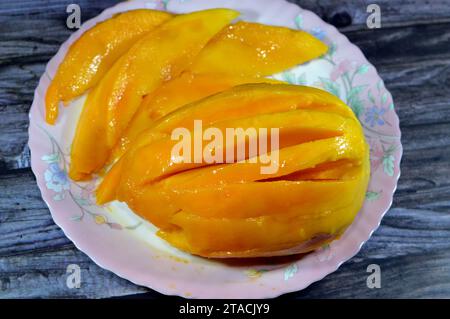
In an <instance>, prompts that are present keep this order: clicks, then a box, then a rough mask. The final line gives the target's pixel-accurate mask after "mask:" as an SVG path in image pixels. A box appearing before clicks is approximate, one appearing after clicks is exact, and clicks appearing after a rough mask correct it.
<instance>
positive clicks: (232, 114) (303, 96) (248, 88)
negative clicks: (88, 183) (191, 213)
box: [111, 83, 361, 188]
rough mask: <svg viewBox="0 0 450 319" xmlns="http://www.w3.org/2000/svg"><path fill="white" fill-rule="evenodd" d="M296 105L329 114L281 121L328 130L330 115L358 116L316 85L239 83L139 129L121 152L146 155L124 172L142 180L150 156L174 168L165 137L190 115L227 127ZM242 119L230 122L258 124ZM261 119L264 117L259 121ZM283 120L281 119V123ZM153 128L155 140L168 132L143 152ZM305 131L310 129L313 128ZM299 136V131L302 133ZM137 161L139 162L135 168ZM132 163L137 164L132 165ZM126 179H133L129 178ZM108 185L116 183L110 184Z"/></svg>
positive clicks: (189, 121) (191, 119)
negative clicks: (131, 142) (142, 129)
mask: <svg viewBox="0 0 450 319" xmlns="http://www.w3.org/2000/svg"><path fill="white" fill-rule="evenodd" d="M296 109H299V110H314V111H316V112H317V111H321V112H327V113H331V114H328V115H327V114H325V116H328V117H325V118H324V119H320V117H319V116H315V117H314V115H313V114H312V113H311V112H310V113H308V112H304V113H297V114H298V115H297V117H291V116H290V115H287V116H285V117H284V119H285V120H282V121H289V123H291V125H292V124H295V123H296V122H295V121H296V120H298V121H299V122H301V124H302V125H303V126H304V129H306V128H308V125H310V126H309V128H316V129H318V128H320V126H322V128H326V126H327V125H328V128H329V129H330V130H331V129H332V125H336V123H341V122H339V121H338V118H334V119H330V116H332V115H333V114H336V115H338V116H339V115H340V116H341V117H344V118H350V119H353V120H355V121H357V120H356V118H355V116H354V114H353V112H352V111H351V109H350V108H349V107H348V106H346V105H345V104H344V103H343V102H342V101H340V100H339V99H338V98H336V97H335V96H333V95H331V94H329V93H327V92H325V91H322V90H319V89H315V88H310V87H305V86H294V85H288V84H269V83H259V84H244V85H240V86H236V87H233V88H231V89H229V90H226V91H224V92H221V93H219V94H216V95H213V96H210V97H207V98H204V99H202V100H200V101H198V102H195V103H192V104H190V105H187V106H184V107H182V108H180V109H178V110H176V111H175V112H172V113H170V114H168V115H167V116H165V117H163V118H161V119H160V120H158V121H156V122H155V123H154V124H153V126H152V127H150V128H148V129H147V130H146V131H144V132H143V133H142V134H141V135H140V136H139V137H138V138H137V139H136V140H135V141H134V143H133V145H132V147H131V149H130V150H129V151H128V152H127V153H126V154H127V155H126V157H129V158H131V159H132V158H135V157H136V158H137V157H139V158H142V159H145V160H141V161H133V164H132V165H127V171H128V172H129V174H130V176H136V177H137V178H139V179H142V180H145V178H146V174H143V173H142V172H143V171H146V170H145V169H144V168H145V166H147V167H148V165H149V163H155V161H160V163H163V162H164V163H166V165H163V166H157V167H172V169H179V168H180V166H181V165H176V166H170V152H168V151H169V150H170V149H171V147H173V145H174V144H175V143H176V142H174V141H171V140H170V133H171V131H172V130H173V129H174V128H177V127H186V128H187V129H190V130H192V128H193V123H194V120H202V121H203V124H204V125H205V127H207V126H211V125H214V126H217V125H218V122H223V123H222V127H227V125H230V126H229V127H239V126H236V125H234V124H233V121H235V120H236V119H239V118H240V119H243V118H245V117H251V116H252V115H258V114H271V113H276V112H286V111H289V110H296ZM275 120H276V117H275V118H272V119H271V121H272V122H273V121H275ZM226 121H231V122H226ZM245 121H246V120H245V119H243V122H241V123H235V124H240V125H242V126H243V127H246V125H247V127H250V126H252V125H253V126H255V125H258V124H257V123H255V122H254V121H255V119H253V120H252V119H249V120H247V121H248V123H247V124H245ZM252 121H253V122H252ZM256 121H258V120H256ZM262 121H263V122H264V120H262ZM282 121H278V122H277V124H276V125H281V123H283V122H282ZM263 122H261V121H260V124H259V125H263V124H261V123H263ZM286 123H287V122H284V125H286ZM308 123H309V124H308ZM266 124H267V123H266ZM266 124H264V125H266ZM324 125H325V126H324ZM330 125H331V126H330ZM334 129H337V126H334ZM155 132H158V133H159V134H158V135H157V136H158V138H157V139H160V138H161V134H163V133H164V134H167V137H166V138H165V141H158V142H156V144H155V145H153V146H151V148H149V149H148V151H146V150H145V147H146V145H151V144H152V143H153V142H154V141H155V139H156V138H155ZM360 132H361V129H360V128H358V134H360ZM309 133H310V134H312V131H310V132H309ZM298 135H300V136H302V134H298ZM297 138H298V137H297ZM139 150H141V151H139ZM137 152H139V153H137ZM154 154H158V156H156V157H155V156H154ZM164 158H165V159H164ZM148 161H150V162H148ZM139 165H141V166H142V167H139ZM135 166H136V167H137V169H134V168H132V167H135ZM193 166H195V165H194V163H192V164H186V168H187V167H190V168H192V167H193ZM157 171H158V169H156V168H155V169H154V170H151V171H148V170H147V172H148V173H149V172H151V174H155V172H157ZM133 174H135V175H133ZM124 178H125V177H124ZM131 179H132V180H134V178H131ZM123 181H125V179H124V180H123ZM122 184H123V185H125V184H127V183H126V182H123V183H122ZM111 187H113V188H116V186H114V184H112V185H111Z"/></svg>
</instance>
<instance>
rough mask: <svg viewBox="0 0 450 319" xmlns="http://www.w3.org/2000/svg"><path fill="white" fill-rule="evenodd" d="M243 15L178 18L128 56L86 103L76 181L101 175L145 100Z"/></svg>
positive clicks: (75, 153)
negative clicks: (93, 175)
mask: <svg viewBox="0 0 450 319" xmlns="http://www.w3.org/2000/svg"><path fill="white" fill-rule="evenodd" d="M237 16H238V13H237V12H236V11H233V10H229V9H211V10H204V11H199V12H193V13H189V14H185V15H179V16H176V17H174V18H172V19H170V20H168V21H167V22H166V23H164V24H162V25H161V26H160V27H158V28H156V29H155V30H154V31H153V32H149V33H148V34H146V35H145V36H144V37H143V38H141V39H140V40H138V41H137V42H136V43H135V44H134V45H133V46H132V47H131V48H130V49H129V50H128V51H127V52H126V53H125V54H124V55H122V56H121V57H120V58H119V60H117V61H116V63H115V64H114V65H113V67H112V68H111V69H110V70H109V71H108V73H107V74H106V75H105V76H104V77H103V78H102V80H101V81H100V82H99V84H98V85H97V86H96V87H95V88H94V89H93V90H92V91H91V92H90V93H89V95H88V97H87V99H86V102H85V105H84V107H83V111H82V113H81V116H80V119H79V121H78V125H77V129H76V134H75V137H74V140H73V143H72V150H71V165H70V171H69V175H70V177H71V178H72V179H74V180H83V179H87V178H90V175H91V174H92V173H93V172H95V171H98V170H100V169H101V168H102V167H103V165H104V164H105V161H106V159H107V158H108V157H109V154H110V151H111V149H112V147H113V146H114V145H115V144H116V142H117V141H118V139H119V138H120V136H121V134H122V132H123V131H124V129H125V127H126V126H127V124H128V122H129V121H130V120H131V118H132V116H133V115H134V113H135V112H136V110H137V108H138V106H139V105H140V103H141V102H142V99H143V97H144V96H145V95H147V94H149V93H150V92H152V91H153V90H155V89H156V88H157V87H158V86H159V85H161V84H162V83H163V82H165V81H168V80H170V79H172V78H175V77H177V76H178V75H180V74H181V73H182V72H183V71H184V70H185V69H186V68H187V67H188V66H189V65H190V64H191V63H192V61H193V58H194V57H195V56H196V55H197V54H198V53H199V52H200V51H201V49H202V48H203V47H204V46H205V45H206V44H207V42H208V41H209V40H210V39H211V38H212V37H213V36H214V35H215V34H216V33H217V32H219V31H220V30H221V29H222V28H223V27H225V26H226V25H227V24H229V23H230V22H231V20H233V19H234V18H236V17H237ZM93 117H98V118H93ZM99 135H102V136H101V137H99Z"/></svg>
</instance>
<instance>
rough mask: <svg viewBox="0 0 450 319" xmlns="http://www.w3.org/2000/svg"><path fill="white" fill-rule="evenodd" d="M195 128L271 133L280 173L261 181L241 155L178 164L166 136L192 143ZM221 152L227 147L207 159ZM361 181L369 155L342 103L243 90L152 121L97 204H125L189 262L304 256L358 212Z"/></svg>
mask: <svg viewBox="0 0 450 319" xmlns="http://www.w3.org/2000/svg"><path fill="white" fill-rule="evenodd" d="M194 119H197V120H198V119H201V120H202V121H203V123H206V124H205V125H209V126H211V127H215V128H218V129H220V130H222V131H223V132H225V130H226V128H228V127H240V128H243V129H246V128H268V129H270V128H279V147H278V149H276V150H271V152H274V151H276V152H278V157H277V162H278V165H279V169H278V170H277V171H276V172H274V173H271V174H262V173H261V169H260V168H261V166H262V165H263V164H262V161H258V160H255V161H252V158H249V157H248V156H244V157H243V158H236V162H235V163H231V164H230V163H223V164H211V163H208V162H207V161H205V160H203V161H200V162H197V163H192V162H191V163H177V162H176V161H174V158H173V156H172V155H173V154H172V153H171V150H172V149H173V147H174V144H175V143H176V141H174V140H173V139H172V138H171V135H170V132H171V131H172V130H173V129H174V128H177V127H185V128H187V129H188V130H190V131H191V132H192V134H194V132H193V129H194V127H193V124H192V123H193V121H194ZM224 134H225V133H224ZM250 139H251V137H249V138H248V140H247V141H246V142H245V143H248V142H249V140H250ZM229 147H235V144H233V143H230V144H228V143H225V144H223V145H222V147H221V148H217V149H215V152H224V153H225V152H226V150H227V148H229ZM235 154H236V153H235ZM246 155H248V154H246ZM263 155H264V154H259V155H258V156H263ZM368 179H369V150H368V146H367V143H366V141H365V138H364V134H363V131H362V128H361V125H360V124H359V121H358V120H357V119H356V118H355V116H354V114H353V112H352V111H351V110H350V108H349V107H348V106H346V105H345V104H344V103H343V102H342V101H340V100H339V99H337V98H336V97H334V96H333V95H331V94H329V93H326V92H324V91H322V90H319V89H314V88H309V87H302V86H294V85H288V84H268V83H259V84H245V85H240V86H236V87H233V88H231V89H228V90H226V91H223V92H221V93H219V94H216V95H213V96H211V97H207V98H204V99H202V100H200V101H198V102H195V103H191V104H189V105H186V106H184V107H182V108H180V109H178V110H176V111H174V112H172V113H169V114H168V115H166V116H164V117H162V118H161V119H159V120H157V121H156V122H155V124H154V125H153V126H152V127H150V128H148V129H147V130H146V131H145V132H143V133H142V134H141V135H140V136H139V137H138V139H137V140H136V141H135V142H134V143H132V145H131V146H130V148H129V149H128V150H127V151H126V153H125V154H124V155H123V156H122V157H121V159H120V160H119V161H118V162H117V163H116V164H115V165H114V166H113V167H112V169H111V170H110V171H109V173H108V174H107V175H106V176H105V178H104V180H103V182H102V183H101V185H100V187H99V188H98V191H97V201H98V202H99V203H105V202H107V201H110V200H113V199H118V200H120V201H123V202H125V203H127V204H128V206H129V207H130V208H131V209H133V210H134V211H135V212H136V213H138V214H139V215H141V216H142V217H144V218H145V219H147V220H150V221H151V222H152V223H153V224H155V225H156V226H158V227H160V232H159V234H160V236H161V237H163V238H164V239H166V240H167V241H169V242H170V243H172V244H173V245H174V246H176V247H178V248H180V249H183V250H186V251H188V252H190V253H193V254H197V255H201V256H206V257H255V256H267V255H274V254H275V255H276V254H289V253H298V252H305V251H309V250H311V249H313V248H314V247H315V244H316V243H317V241H316V240H313V239H316V238H322V240H321V241H320V242H321V243H322V244H323V243H325V242H328V241H330V240H332V239H334V238H336V237H339V236H340V234H342V232H343V231H344V230H345V229H346V227H347V226H348V225H349V224H350V223H351V222H352V220H353V218H354V217H355V216H356V214H357V212H358V211H359V209H360V208H361V206H362V203H363V200H364V195H365V190H366V188H367V183H368ZM323 238H324V239H323ZM311 240H312V241H311ZM310 241H311V242H310Z"/></svg>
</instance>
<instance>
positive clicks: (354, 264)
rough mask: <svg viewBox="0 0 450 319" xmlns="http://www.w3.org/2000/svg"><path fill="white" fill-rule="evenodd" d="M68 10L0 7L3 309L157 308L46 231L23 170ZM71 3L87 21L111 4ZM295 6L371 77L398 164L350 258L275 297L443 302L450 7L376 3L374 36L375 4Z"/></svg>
mask: <svg viewBox="0 0 450 319" xmlns="http://www.w3.org/2000/svg"><path fill="white" fill-rule="evenodd" d="M72 2H73V1H63V0H47V1H43V0H39V1H37V0H22V1H18V2H17V1H14V2H13V1H1V0H0V298H2V297H3V298H25V297H56V298H66V297H69V298H85V297H88V298H102V297H110V296H124V295H130V294H142V293H145V294H144V295H139V296H140V297H146V298H154V297H159V296H160V294H158V293H157V292H153V291H151V290H149V289H147V288H144V287H139V286H136V285H134V284H132V283H130V282H128V281H126V280H124V279H121V278H119V277H117V276H116V275H114V274H112V273H110V272H108V271H106V270H103V269H101V268H100V267H98V266H97V265H95V264H94V263H93V262H92V261H91V260H90V259H89V258H88V257H87V256H86V255H85V254H83V253H82V252H80V251H78V250H77V249H76V248H75V247H74V245H73V244H72V243H71V242H70V241H69V240H68V239H67V238H66V237H65V236H64V234H63V233H62V231H61V230H60V229H59V228H58V227H57V226H56V225H55V224H54V223H53V221H52V219H51V216H50V213H49V211H48V209H47V207H46V205H45V203H44V202H43V201H42V199H41V197H40V193H39V190H38V188H37V186H36V183H35V179H34V176H33V174H32V173H31V170H30V169H29V166H30V161H29V152H28V149H27V147H26V142H27V140H28V136H27V127H28V110H29V107H30V105H31V101H32V98H33V91H34V88H35V87H36V85H37V82H38V79H39V77H40V75H41V74H42V72H43V70H44V68H45V64H46V63H47V61H48V59H49V58H50V57H51V56H52V55H53V54H55V53H56V50H57V49H58V47H59V45H60V44H61V43H62V42H63V41H64V40H65V39H66V38H67V37H68V36H69V35H70V34H71V32H72V31H70V30H68V29H67V28H66V26H65V19H66V13H65V8H66V6H67V4H69V3H72ZM76 2H77V3H78V4H80V6H81V8H82V19H83V20H86V19H88V18H91V17H93V16H95V15H97V14H98V13H100V12H101V11H102V10H103V9H104V8H106V7H108V6H110V5H112V4H114V3H116V2H117V1H112V0H96V1H92V0H91V1H88V0H82V1H76ZM292 2H298V3H300V4H301V5H302V6H303V7H304V8H306V9H310V10H312V11H314V12H316V13H317V14H318V15H319V16H321V17H322V18H324V19H325V20H327V21H329V22H331V23H334V24H335V25H337V26H339V27H340V29H341V30H342V31H343V32H344V33H345V34H346V35H347V36H348V37H349V39H350V40H351V41H352V42H354V43H355V44H357V45H358V46H360V47H361V49H362V50H363V52H364V53H365V55H366V56H367V57H368V59H369V60H370V61H371V62H372V63H373V64H374V65H375V66H376V67H377V69H378V71H379V72H380V75H381V76H382V78H383V79H384V80H385V83H386V86H387V88H388V89H389V90H390V91H391V93H392V94H393V96H394V101H395V105H396V111H397V113H398V115H399V117H400V121H401V129H402V143H403V147H404V156H403V160H402V164H401V167H402V176H401V178H400V181H399V185H398V190H397V193H396V195H395V198H394V203H393V208H392V209H391V210H390V211H389V212H388V214H387V215H386V216H385V218H384V219H383V221H382V224H381V227H380V228H379V229H378V230H377V231H376V232H375V233H374V235H373V236H372V238H371V239H370V240H369V241H368V242H367V243H366V244H365V245H364V246H363V248H362V250H361V251H360V252H359V253H358V254H357V256H355V257H354V258H352V259H351V260H349V261H348V262H346V263H345V264H344V265H343V266H342V267H341V268H340V269H339V270H338V271H337V272H335V273H333V274H331V275H329V276H327V277H326V278H325V279H324V280H322V281H320V282H318V283H315V284H313V285H311V286H310V287H309V288H307V289H305V290H303V291H301V292H296V293H291V294H288V295H286V296H285V297H283V298H336V297H341V298H355V297H373V298H396V297H427V298H431V297H434V298H441V297H446V298H450V253H449V248H450V247H449V246H450V214H449V213H450V181H449V176H450V106H449V102H450V90H449V89H448V87H449V85H450V4H449V2H448V1H447V0H434V1H427V2H426V4H425V5H424V2H423V1H419V0H407V1H397V0H395V1H388V0H381V1H377V3H378V4H379V5H380V7H381V10H382V26H383V28H382V29H380V30H368V29H367V27H366V26H365V20H366V17H367V13H366V12H365V10H366V7H367V4H368V3H371V2H372V1H367V0H352V1H346V2H345V3H344V2H342V1H332V0H319V1H312V0H304V1H300V0H295V1H292ZM418 8H420V9H418ZM349 17H350V19H349ZM349 20H351V24H350V25H348V22H349ZM73 263H74V264H78V265H79V266H80V267H81V269H82V285H81V288H80V289H69V288H67V286H66V284H65V282H66V278H67V274H66V268H67V266H68V265H69V264H73ZM372 263H376V264H379V265H380V267H381V271H382V288H381V289H369V288H367V286H366V278H367V276H368V273H367V272H366V269H367V266H368V265H369V264H372Z"/></svg>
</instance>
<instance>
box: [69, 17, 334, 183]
mask: <svg viewBox="0 0 450 319" xmlns="http://www.w3.org/2000/svg"><path fill="white" fill-rule="evenodd" d="M177 18H178V17H177ZM177 18H174V20H177ZM162 27H164V25H163V26H162ZM162 27H161V28H162ZM230 30H239V37H240V41H239V42H229V38H230ZM262 31H264V32H262ZM233 32H234V31H233ZM259 32H262V34H263V36H262V38H261V39H260V41H261V43H260V44H261V46H264V45H266V44H267V43H268V42H270V43H272V46H273V47H276V48H277V49H276V50H275V51H274V52H276V53H273V54H268V55H265V56H264V58H261V57H260V58H256V56H257V55H258V54H257V53H255V52H256V51H257V47H253V45H256V43H255V41H257V38H256V34H258V33H259ZM167 37H169V35H167ZM271 37H272V40H270V41H269V40H268V39H269V38H271ZM173 41H176V40H175V39H173ZM241 41H242V42H244V43H247V42H248V43H247V44H245V45H244V46H243V45H242V43H241ZM210 47H211V50H210V49H209V48H210ZM229 48H232V49H233V50H234V52H233V54H235V55H234V57H233V59H234V60H235V61H234V62H235V63H236V64H235V65H234V66H233V67H230V68H228V67H227V68H226V69H224V68H223V65H228V63H223V62H222V63H219V61H215V62H212V60H211V58H210V57H216V58H217V52H219V53H220V52H221V50H222V51H224V52H228V51H229ZM326 49H327V47H326V45H325V44H323V43H322V42H320V41H319V40H317V39H316V38H314V37H312V36H311V35H309V34H307V33H305V32H303V31H294V30H290V29H287V28H280V27H271V26H264V25H260V24H257V23H247V22H239V23H237V24H236V27H235V28H234V29H233V28H232V29H230V28H227V29H226V30H225V31H222V32H220V33H219V34H218V35H217V36H215V37H214V39H213V40H212V41H210V42H209V43H208V44H207V45H206V47H205V49H204V50H202V51H200V57H196V58H195V59H194V60H193V61H197V62H196V65H197V64H198V63H199V61H200V62H201V61H202V60H205V61H209V62H205V63H207V64H208V69H207V70H206V69H205V70H200V69H197V68H194V67H193V68H192V70H191V72H187V73H186V74H184V75H183V76H181V77H180V79H177V78H175V79H173V80H172V81H169V82H168V83H167V84H163V86H162V87H161V88H160V90H156V91H153V89H154V88H155V87H153V86H150V85H149V83H151V81H148V79H147V77H149V74H152V72H154V70H153V68H151V67H148V61H149V60H150V59H149V57H148V56H145V55H142V56H143V59H145V60H146V62H147V65H146V64H145V63H144V62H143V63H142V64H141V65H140V67H139V68H137V69H138V70H139V72H138V73H139V74H147V75H146V76H135V75H133V74H131V78H132V80H130V78H129V77H130V68H131V69H132V67H130V65H128V63H126V62H123V63H121V65H122V70H111V71H110V73H111V76H109V75H110V74H108V75H107V76H106V77H105V78H104V79H103V81H102V83H103V82H111V81H114V82H115V84H114V85H112V86H111V90H112V91H110V92H106V91H105V94H104V95H106V96H98V95H97V98H95V99H89V98H88V101H86V103H85V105H86V107H101V108H107V110H106V112H107V114H108V116H107V118H106V122H107V124H105V128H104V130H105V134H106V135H107V136H108V138H107V145H97V146H98V147H101V148H104V149H103V150H102V151H101V152H99V154H102V158H101V159H100V156H98V157H97V159H98V161H99V162H102V163H103V164H105V163H106V162H107V161H108V157H110V161H111V160H112V159H114V158H116V157H118V156H120V155H121V154H122V153H123V151H124V150H125V149H126V147H127V145H128V144H129V143H130V141H132V140H134V139H135V138H136V137H137V135H138V134H139V133H140V132H141V131H142V130H144V128H147V127H149V126H151V125H152V124H153V121H154V120H155V119H157V118H158V117H160V116H162V115H165V114H167V113H168V112H170V111H173V110H175V109H177V108H178V107H181V106H182V105H184V104H187V103H190V102H193V101H195V100H197V99H200V98H203V97H205V96H208V95H211V94H214V93H217V92H219V91H221V90H224V89H227V88H229V87H231V86H234V85H238V84H241V83H245V82H262V81H264V82H271V81H270V80H266V79H263V78H259V79H258V77H261V76H263V75H267V74H272V73H276V72H280V71H282V70H284V69H285V68H288V67H292V66H294V65H296V64H299V63H303V62H305V61H307V60H310V59H313V58H316V57H318V56H320V55H321V54H323V53H324V52H325V51H326ZM132 50H133V49H131V50H130V51H132ZM139 50H142V48H140V49H139ZM155 50H156V49H155ZM158 50H164V47H159V48H158ZM252 50H253V54H250V53H251V52H252ZM190 51H192V50H190ZM194 51H195V50H194ZM240 51H242V54H240V53H239V52H240ZM127 55H130V54H129V53H127ZM151 61H152V63H153V60H151ZM223 61H228V59H225V60H223ZM134 65H138V63H135V62H134ZM198 65H200V66H201V65H202V64H198ZM249 66H251V67H250V68H248V67H249ZM118 68H119V66H116V65H115V66H114V67H113V69H118ZM246 68H247V71H246V72H241V71H239V70H241V69H242V70H244V69H246ZM168 69H169V68H162V70H163V71H164V70H168ZM172 69H173V68H172ZM172 69H171V70H172ZM188 69H189V66H188ZM143 70H145V71H143ZM152 70H153V71H152ZM225 70H228V71H226V72H225ZM172 71H173V70H172ZM192 72H195V73H200V74H196V75H195V76H194V75H192ZM168 78H171V77H167V78H166V79H168ZM212 79H214V80H212ZM213 82H215V84H211V83H213ZM272 82H273V81H272ZM139 83H145V85H143V87H142V88H140V84H139ZM105 86H108V84H105ZM130 92H133V93H130ZM174 92H176V94H174ZM188 92H189V93H188ZM147 93H150V94H149V95H148V97H147V98H146V99H145V100H144V102H143V103H142V104H141V106H140V107H139V108H137V105H138V104H139V103H140V102H141V101H142V96H143V95H145V94H147ZM186 93H187V94H186ZM88 104H93V106H87V105H88ZM105 104H106V105H109V106H108V107H106V106H105ZM94 105H95V106H94ZM123 105H127V107H126V108H124V107H123ZM86 107H85V108H86ZM136 111H137V112H136ZM133 116H134V117H133ZM130 120H131V123H129V122H130ZM86 122H87V121H86ZM85 130H86V131H87V132H86V133H85V134H84V135H83V136H81V137H79V138H86V139H88V140H92V139H93V137H92V134H90V135H89V134H88V133H89V131H90V127H89V126H88V125H86V126H85ZM92 132H96V130H95V128H93V129H92V130H91V133H92ZM122 135H123V136H122ZM118 142H119V143H118ZM87 144H88V143H84V145H87ZM114 146H115V151H114V152H113V155H112V158H111V156H104V154H106V153H108V154H110V151H111V149H112V148H113V147H114ZM82 151H83V150H82V149H80V152H82ZM84 153H85V154H91V152H90V150H89V149H84ZM77 157H78V158H79V156H77ZM94 162H96V161H94ZM74 165H75V166H80V165H77V163H76V162H75V163H74ZM82 166H83V168H82V170H83V172H78V173H76V170H75V169H74V170H72V171H73V173H72V174H71V176H72V177H73V178H81V179H84V178H88V176H89V174H90V173H92V172H96V171H98V169H99V167H98V166H101V165H96V163H93V165H91V167H90V168H89V167H88V166H86V165H82ZM80 170H81V169H80Z"/></svg>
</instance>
